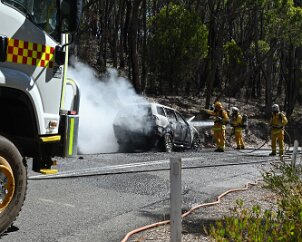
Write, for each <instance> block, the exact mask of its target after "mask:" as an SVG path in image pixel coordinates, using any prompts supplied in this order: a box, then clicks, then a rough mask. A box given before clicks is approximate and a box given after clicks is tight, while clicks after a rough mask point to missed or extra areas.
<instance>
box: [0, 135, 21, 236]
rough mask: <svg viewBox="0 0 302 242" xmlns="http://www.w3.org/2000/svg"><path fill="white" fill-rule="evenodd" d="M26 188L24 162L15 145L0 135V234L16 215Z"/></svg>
mask: <svg viewBox="0 0 302 242" xmlns="http://www.w3.org/2000/svg"><path fill="white" fill-rule="evenodd" d="M26 190H27V169H26V164H24V162H23V158H22V156H21V154H20V152H19V150H18V149H17V148H16V146H15V145H14V144H13V143H12V142H10V141H9V140H8V139H6V138H4V137H3V136H0V235H1V234H3V233H4V232H5V231H6V230H7V229H8V228H9V227H10V226H11V225H12V223H13V222H14V221H15V219H16V218H17V217H18V215H19V212H20V210H21V208H22V206H23V203H24V200H25V196H26Z"/></svg>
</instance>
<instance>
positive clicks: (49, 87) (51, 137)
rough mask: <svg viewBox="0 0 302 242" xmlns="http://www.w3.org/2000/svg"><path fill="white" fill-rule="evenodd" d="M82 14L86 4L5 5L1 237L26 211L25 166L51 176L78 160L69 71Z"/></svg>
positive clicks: (30, 1) (15, 0) (1, 7)
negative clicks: (63, 160) (60, 164)
mask: <svg viewBox="0 0 302 242" xmlns="http://www.w3.org/2000/svg"><path fill="white" fill-rule="evenodd" d="M81 12H82V0H0V234H2V233H3V232H5V230H6V229H7V228H8V227H9V226H11V224H12V223H13V221H14V220H15V219H16V217H17V216H18V214H19V212H20V210H21V207H22V205H23V203H24V199H25V195H26V189H27V168H26V167H27V164H26V159H27V158H30V159H32V161H33V163H32V169H33V170H34V171H37V172H41V173H49V172H54V171H55V170H54V169H52V165H54V162H53V157H72V156H74V155H75V154H76V153H77V131H78V122H79V116H78V115H79V114H78V111H79V88H78V85H77V83H76V82H75V81H74V80H71V79H68V78H67V66H68V45H69V44H70V43H71V42H72V41H71V40H68V39H69V38H68V37H71V36H72V35H70V34H72V33H74V32H75V31H76V30H77V28H78V26H79V22H80V17H81ZM68 34H69V35H68ZM67 87H68V88H71V90H72V91H73V100H72V104H71V105H70V106H69V107H68V108H66V107H65V104H64V100H65V90H66V88H67Z"/></svg>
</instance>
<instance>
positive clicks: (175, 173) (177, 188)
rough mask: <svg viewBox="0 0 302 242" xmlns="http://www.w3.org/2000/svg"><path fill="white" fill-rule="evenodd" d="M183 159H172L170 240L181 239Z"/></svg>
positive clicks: (176, 240)
mask: <svg viewBox="0 0 302 242" xmlns="http://www.w3.org/2000/svg"><path fill="white" fill-rule="evenodd" d="M181 204H182V197H181V159H180V158H171V159H170V228H171V234H170V241H171V242H180V241H181V230H182V229H181V228H182V225H181Z"/></svg>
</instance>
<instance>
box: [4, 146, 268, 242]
mask: <svg viewBox="0 0 302 242" xmlns="http://www.w3.org/2000/svg"><path fill="white" fill-rule="evenodd" d="M246 152H248V153H239V152H236V151H231V150H230V151H227V152H225V153H216V152H213V149H203V150H201V151H200V152H173V153H170V154H167V153H159V152H158V153H153V152H148V153H132V154H95V155H80V156H78V157H77V158H75V159H65V160H62V159H59V160H58V162H59V164H58V166H57V168H58V169H59V173H58V174H57V175H55V176H45V175H40V174H38V173H34V172H32V171H31V162H30V161H29V169H28V170H29V174H28V176H29V181H28V193H27V198H26V201H25V204H24V206H23V209H22V211H21V213H20V216H19V217H18V219H17V220H16V222H15V223H14V226H13V227H12V229H11V230H10V231H9V232H7V233H5V234H4V235H3V236H2V238H1V242H6V241H9V242H12V241H22V242H27V241H35V242H42V241H43V242H52V241H58V242H65V241H66V242H67V241H68V242H76V241H81V242H84V241H87V242H88V241H89V242H94V241H98V242H115V241H121V240H122V239H123V238H124V236H125V235H126V234H127V233H128V232H130V231H131V230H133V229H136V228H138V227H141V226H143V225H147V224H151V223H154V222H157V221H161V220H165V219H167V216H168V214H169V202H170V201H169V190H170V183H169V158H172V157H179V158H182V167H183V170H182V191H183V192H182V193H183V209H188V208H190V207H192V206H193V205H196V204H199V203H203V202H206V201H212V200H214V199H215V197H216V196H217V195H219V194H221V193H222V192H224V191H226V190H227V189H229V188H235V187H242V186H244V185H245V184H246V183H247V182H251V181H254V180H256V179H257V178H259V177H261V172H262V171H263V170H264V169H267V164H269V162H268V161H269V159H271V158H270V157H268V156H267V155H268V153H269V151H261V152H260V151H259V152H253V153H249V151H246ZM243 163H245V164H243ZM146 170H148V171H146Z"/></svg>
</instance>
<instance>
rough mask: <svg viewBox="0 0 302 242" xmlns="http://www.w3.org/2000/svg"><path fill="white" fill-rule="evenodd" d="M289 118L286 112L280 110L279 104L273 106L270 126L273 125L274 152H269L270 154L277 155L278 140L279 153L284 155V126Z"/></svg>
mask: <svg viewBox="0 0 302 242" xmlns="http://www.w3.org/2000/svg"><path fill="white" fill-rule="evenodd" d="M287 122H288V121H287V118H286V116H285V114H283V113H282V112H280V108H279V105H278V104H274V105H273V106H272V117H271V119H270V127H271V139H272V152H271V153H270V154H269V155H270V156H274V155H276V153H277V152H276V151H277V148H276V146H277V145H276V144H277V141H278V144H279V155H280V156H283V154H284V127H285V125H286V124H287Z"/></svg>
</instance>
